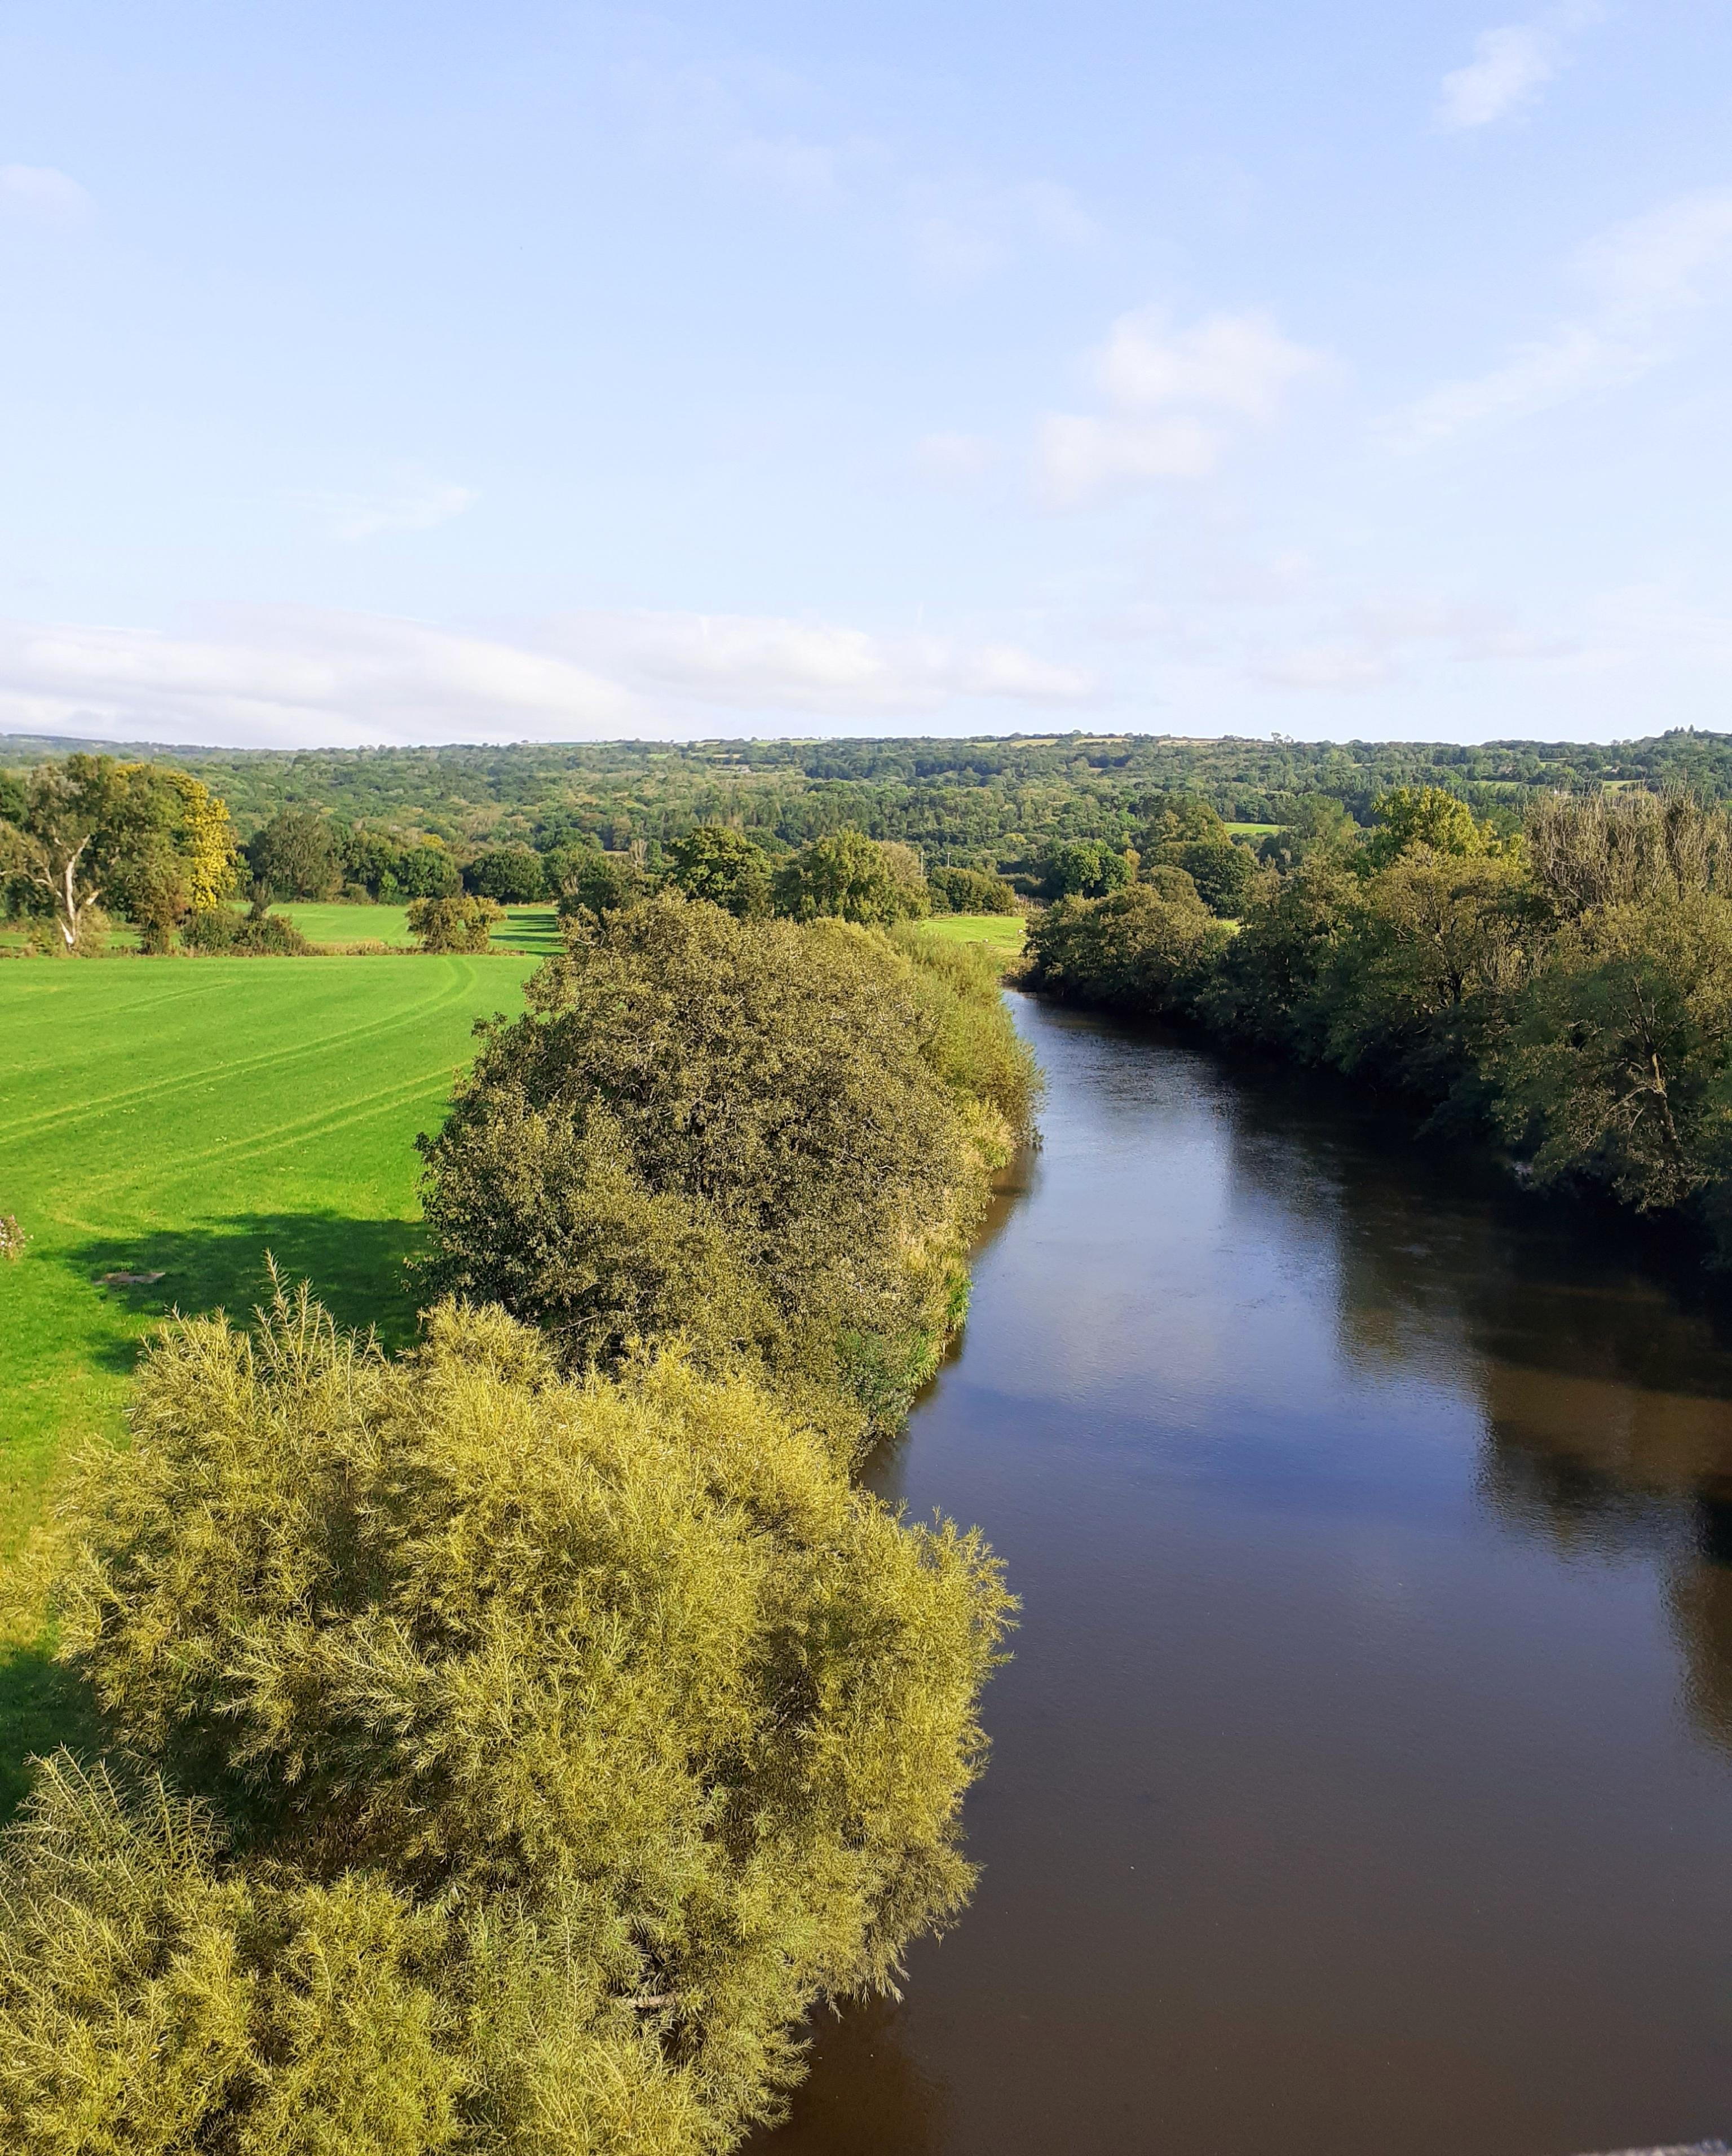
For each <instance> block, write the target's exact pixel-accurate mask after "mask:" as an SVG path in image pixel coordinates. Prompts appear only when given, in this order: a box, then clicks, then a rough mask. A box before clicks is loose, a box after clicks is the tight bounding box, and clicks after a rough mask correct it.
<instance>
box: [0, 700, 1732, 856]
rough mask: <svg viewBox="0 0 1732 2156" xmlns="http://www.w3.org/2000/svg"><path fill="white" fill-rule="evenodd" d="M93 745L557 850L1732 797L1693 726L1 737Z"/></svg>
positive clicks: (1004, 833)
mask: <svg viewBox="0 0 1732 2156" xmlns="http://www.w3.org/2000/svg"><path fill="white" fill-rule="evenodd" d="M75 747H88V748H100V749H105V750H107V751H108V752H111V753H114V754H118V755H122V756H138V757H152V758H154V759H156V760H157V761H160V762H175V763H179V764H182V765H184V766H186V767H188V768H189V769H192V770H194V771H197V772H198V773H199V774H200V776H201V777H203V778H204V779H205V780H206V781H207V782H208V783H209V784H211V785H212V786H213V787H214V788H216V789H217V791H218V792H219V793H221V794H222V795H223V796H224V798H225V799H226V800H227V801H228V803H229V806H230V808H231V809H232V810H233V812H234V818H235V821H236V823H237V824H238V825H239V828H240V830H241V832H242V834H243V835H246V834H249V833H250V832H252V831H254V830H255V829H257V828H258V827H259V825H260V824H263V823H265V821H267V820H268V819H270V817H271V816H272V815H273V814H275V812H276V811H277V810H278V809H279V808H284V807H287V806H290V805H295V806H303V807H315V808H324V809H326V810H328V811H329V812H330V813H331V814H333V815H335V816H337V817H338V818H340V819H342V820H344V821H345V822H350V823H362V824H370V825H373V826H374V827H377V828H379V829H389V830H392V831H397V832H401V833H404V834H414V833H426V834H431V835H434V836H436V837H439V838H440V839H445V840H446V841H448V842H449V843H450V844H455V845H457V846H459V847H463V846H472V845H474V844H477V843H478V842H480V841H481V840H482V839H489V840H491V841H495V842H496V841H498V840H501V839H524V840H527V841H528V842H529V843H531V844H535V845H537V846H541V847H547V846H549V845H554V844H560V843H562V841H563V840H564V839H570V838H575V837H577V836H578V835H579V834H588V835H589V836H592V837H594V838H598V839H600V841H601V843H602V844H604V846H607V847H609V848H610V849H617V848H622V847H624V846H625V845H628V844H630V843H631V841H633V840H634V839H644V840H645V841H647V842H649V843H650V844H652V845H653V844H657V843H659V842H660V841H661V840H664V839H669V838H671V837H673V836H675V835H676V834H677V833H679V832H680V831H681V830H684V829H688V828H689V827H690V826H691V824H693V823H696V822H712V821H714V822H724V821H725V822H734V823H738V824H741V825H742V826H743V827H744V828H746V829H750V830H753V831H754V832H756V833H758V834H761V835H762V836H763V837H764V838H765V839H770V840H772V841H775V842H779V843H780V844H786V845H793V844H800V843H802V842H804V840H805V839H809V838H810V837H812V836H813V835H815V834H816V833H819V832H821V831H825V830H829V829H835V827H836V826H837V825H839V824H857V825H858V826H859V827H860V828H861V829H863V830H866V831H868V832H870V833H871V834H872V835H873V836H874V837H877V838H887V839H907V840H909V841H911V842H912V843H913V844H917V845H920V846H922V847H923V848H925V849H926V850H928V853H929V854H930V855H931V856H932V857H933V858H934V859H936V860H969V859H974V858H980V859H987V858H990V859H992V860H1013V859H1014V858H1015V857H1016V856H1017V855H1020V854H1021V853H1023V852H1024V851H1025V850H1028V849H1030V848H1032V847H1034V846H1036V845H1038V844H1045V843H1046V842H1047V841H1048V840H1050V839H1053V838H1056V837H1078V838H1097V837H1098V838H1108V839H1114V840H1116V841H1120V842H1122V841H1123V839H1125V838H1127V837H1128V834H1129V832H1130V829H1131V827H1132V825H1133V823H1134V821H1135V819H1136V811H1137V804H1138V802H1139V801H1140V800H1142V799H1143V798H1145V797H1147V796H1148V795H1149V794H1151V793H1158V792H1160V791H1163V790H1174V791H1180V792H1184V793H1194V794H1196V795H1199V796H1200V797H1201V798H1204V799H1205V800H1207V801H1208V802H1210V803H1211V804H1212V805H1213V806H1214V807H1215V808H1216V809H1218V810H1219V811H1220V813H1221V814H1222V815H1223V816H1224V817H1226V818H1227V819H1228V820H1229V821H1231V822H1240V823H1279V822H1281V821H1282V819H1283V818H1284V817H1286V816H1287V815H1289V814H1291V813H1292V809H1293V803H1294V802H1295V801H1296V800H1297V799H1298V798H1299V797H1300V796H1301V795H1303V794H1306V793H1331V794H1334V795H1335V796H1337V797H1338V798H1339V799H1340V800H1342V801H1344V803H1346V804H1347V805H1348V807H1349V808H1350V809H1352V810H1353V811H1354V814H1356V815H1358V816H1359V817H1360V818H1361V819H1362V820H1363V819H1368V818H1369V816H1370V808H1371V804H1372V803H1373V802H1375V799H1376V798H1377V797H1378V795H1380V793H1384V792H1385V791H1386V790H1387V789H1388V788H1390V787H1391V786H1398V785H1408V784H1415V783H1430V784H1433V785H1442V786H1447V787H1449V788H1451V789H1452V791H1454V792H1456V793H1459V794H1461V795H1462V796H1463V798H1466V799H1467V800H1468V801H1469V802H1471V803H1472V805H1473V806H1474V807H1475V808H1476V809H1478V810H1479V811H1480V812H1481V813H1482V814H1493V815H1494V816H1496V817H1497V818H1498V819H1499V820H1500V821H1501V820H1508V821H1509V822H1511V823H1513V822H1514V820H1515V819H1516V818H1518V817H1519V814H1520V813H1521V810H1522V808H1523V806H1524V803H1525V801H1526V799H1527V797H1528V795H1529V792H1530V791H1531V790H1532V789H1534V788H1539V787H1547V788H1550V787H1565V788H1582V787H1597V786H1605V785H1614V786H1616V785H1638V786H1659V785H1663V784H1667V783H1686V784H1688V785H1690V786H1691V787H1693V788H1695V789H1696V790H1697V791H1698V792H1699V793H1701V794H1703V795H1704V796H1705V797H1708V798H1715V799H1719V798H1725V797H1728V796H1732V735H1725V734H1710V733H1698V732H1694V731H1685V730H1674V731H1670V732H1668V733H1663V734H1659V735H1655V736H1652V737H1649V738H1647V739H1645V740H1641V741H1632V742H1617V743H1615V744H1613V745H1611V746H1609V747H1607V746H1604V745H1601V744H1597V743H1583V742H1527V741H1508V742H1484V743H1480V744H1478V745H1476V746H1473V747H1461V746H1456V745H1452V744H1450V743H1447V742H1295V741H1287V740H1283V739H1281V738H1278V737H1277V738H1276V739H1273V740H1251V739H1242V738H1240V739H1235V738H1228V739H1226V740H1187V739H1185V738H1183V737H1179V736H1174V735H1091V734H1063V735H1051V734H1047V735H1015V736H1010V737H993V738H984V739H975V740H960V741H957V740H898V739H887V740H881V741H770V742H738V741H727V742H683V743H665V742H594V743H590V742H582V743H563V744H552V743H542V742H521V743H517V744H513V745H511V746H509V747H455V748H377V749H307V750H300V751H287V750H276V749H258V750H249V749H208V748H193V747H165V746H162V745H161V744H155V743H152V744H144V743H136V744H134V743H129V744H121V743H115V742H69V741H54V740H49V739H46V738H44V737H31V736H24V735H15V736H10V737H0V767H6V768H11V769H17V768H18V767H21V766H24V765H28V764H29V763H32V762H38V761H39V760H41V759H42V758H44V757H54V756H64V754H66V753H67V752H68V751H69V749H72V748H75Z"/></svg>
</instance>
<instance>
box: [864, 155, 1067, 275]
mask: <svg viewBox="0 0 1732 2156" xmlns="http://www.w3.org/2000/svg"><path fill="white" fill-rule="evenodd" d="M904 196H905V200H906V203H907V219H908V226H909V230H910V232H911V234H912V239H913V244H914V251H915V256H916V259H917V261H918V262H919V264H920V266H921V268H922V269H923V270H924V271H925V272H926V274H927V275H928V277H930V278H931V279H933V280H934V281H935V282H937V283H939V284H946V285H972V284H975V283H978V282H979V280H980V279H981V278H983V277H986V276H989V275H992V273H993V272H994V271H995V270H998V269H1003V268H1005V266H1006V265H1007V264H1010V263H1011V262H1014V261H1015V259H1017V258H1018V257H1019V256H1020V255H1021V254H1025V253H1027V252H1028V250H1029V249H1030V248H1031V247H1033V248H1044V249H1057V250H1059V251H1060V252H1061V253H1068V254H1087V253H1089V252H1091V251H1092V250H1093V249H1095V248H1097V247H1098V246H1099V245H1100V244H1101V238H1102V235H1101V230H1100V227H1099V226H1098V225H1097V223H1095V220H1094V219H1093V218H1092V217H1091V216H1090V215H1089V214H1088V212H1087V210H1086V209H1085V208H1083V206H1082V202H1081V200H1080V199H1079V198H1078V197H1077V195H1076V194H1075V193H1073V192H1072V189H1071V188H1069V187H1061V186H1060V185H1059V184H1058V183H1057V182H1056V181H1052V180H1025V181H1020V182H1014V183H1012V184H1010V185H1009V186H1000V185H995V184H993V183H991V182H987V181H984V180H981V179H979V178H974V177H963V178H951V179H947V180H915V181H911V182H907V185H906V187H905V188H904Z"/></svg>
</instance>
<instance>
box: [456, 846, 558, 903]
mask: <svg viewBox="0 0 1732 2156" xmlns="http://www.w3.org/2000/svg"><path fill="white" fill-rule="evenodd" d="M463 887H464V889H465V891H470V892H471V893H473V894H474V896H476V897H478V898H491V899H495V900H496V901H498V903H499V904H500V905H501V906H533V905H535V904H537V901H540V900H542V899H543V898H545V897H546V896H547V880H546V879H545V877H544V876H543V875H542V857H541V855H539V854H537V853H535V852H533V851H532V850H531V849H530V848H529V847H527V846H494V847H492V848H491V849H490V850H488V851H487V852H486V853H484V854H477V855H475V859H474V860H472V861H470V863H469V864H468V865H467V866H466V867H465V870H464V871H463Z"/></svg>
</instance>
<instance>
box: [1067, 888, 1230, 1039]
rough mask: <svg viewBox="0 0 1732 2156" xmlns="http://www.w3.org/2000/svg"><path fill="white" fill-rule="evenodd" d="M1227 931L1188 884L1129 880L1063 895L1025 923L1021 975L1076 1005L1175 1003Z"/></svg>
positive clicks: (1134, 1007)
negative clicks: (1168, 886)
mask: <svg viewBox="0 0 1732 2156" xmlns="http://www.w3.org/2000/svg"><path fill="white" fill-rule="evenodd" d="M1169 873H1170V872H1169ZM1227 935H1228V932H1227V931H1226V929H1224V928H1223V927H1221V925H1220V924H1219V923H1218V922H1217V921H1214V920H1213V919H1212V918H1211V917H1210V914H1209V912H1208V911H1207V909H1206V908H1205V906H1203V904H1202V902H1201V901H1200V899H1199V898H1198V897H1197V896H1196V894H1195V890H1192V891H1190V892H1188V893H1187V892H1185V891H1174V892H1173V893H1172V894H1171V895H1164V894H1163V893H1162V892H1161V891H1156V890H1154V889H1153V888H1151V886H1150V885H1148V884H1130V885H1126V886H1125V887H1124V888H1123V889H1122V890H1119V891H1112V892H1110V893H1108V896H1106V897H1104V898H1095V899H1089V898H1063V899H1061V900H1060V901H1058V903H1057V904H1056V906H1049V907H1048V908H1047V909H1046V911H1045V912H1044V913H1042V914H1041V915H1040V916H1038V917H1037V918H1036V920H1035V921H1033V922H1032V923H1031V924H1030V928H1029V934H1028V944H1027V955H1026V958H1025V970H1024V978H1025V980H1026V981H1027V982H1028V983H1029V984H1030V986H1031V987H1033V988H1041V989H1044V990H1045V991H1046V993H1048V994H1051V995H1055V996H1060V997H1062V998H1066V1000H1068V1001H1072V1002H1076V1003H1084V1004H1106V1005H1107V1006H1108V1008H1110V1009H1119V1010H1130V1011H1144V1012H1154V1011H1160V1010H1168V1009H1177V1008H1181V1007H1182V1006H1183V1005H1184V1004H1185V1001H1186V1000H1187V998H1189V997H1190V995H1191V994H1192V993H1194V992H1195V988H1196V986H1197V984H1198V983H1199V982H1200V980H1201V978H1203V976H1204V974H1205V971H1206V969H1207V968H1208V966H1209V963H1210V961H1211V959H1212V958H1214V957H1215V956H1216V954H1218V952H1220V950H1221V947H1222V946H1223V945H1224V944H1225V943H1226V940H1227Z"/></svg>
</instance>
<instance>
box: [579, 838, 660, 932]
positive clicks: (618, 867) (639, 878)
mask: <svg viewBox="0 0 1732 2156" xmlns="http://www.w3.org/2000/svg"><path fill="white" fill-rule="evenodd" d="M654 888H655V885H654V880H653V879H652V878H651V876H650V873H649V871H648V870H647V869H646V868H645V866H644V865H643V863H642V862H641V861H640V860H638V859H636V858H635V856H633V855H630V854H604V853H601V852H599V850H598V851H589V850H583V851H579V852H578V853H577V854H576V855H574V856H573V860H572V863H571V865H570V866H569V867H568V868H567V870H565V873H564V875H563V878H562V880H561V882H560V886H559V914H560V917H561V919H562V920H566V921H578V922H579V923H583V922H592V923H593V922H595V921H605V920H607V919H608V918H609V916H611V915H613V914H615V913H620V912H623V911H625V909H626V908H627V907H629V906H635V905H637V903H638V902H639V901H640V900H641V899H644V898H646V897H647V896H649V894H650V891H652V890H653V889H654Z"/></svg>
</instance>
